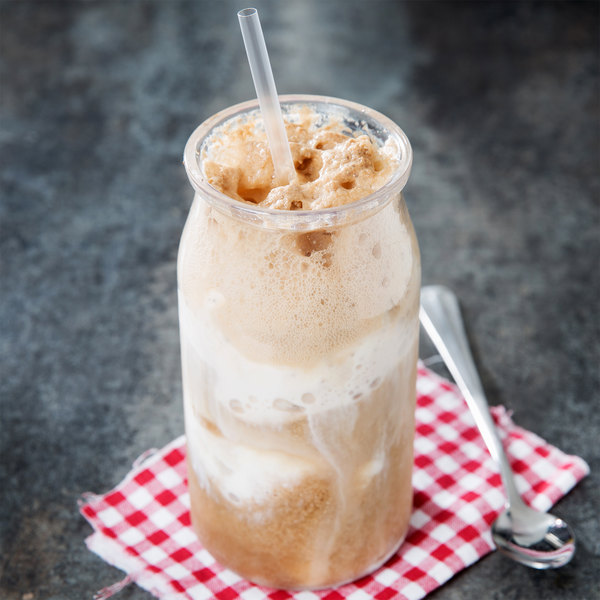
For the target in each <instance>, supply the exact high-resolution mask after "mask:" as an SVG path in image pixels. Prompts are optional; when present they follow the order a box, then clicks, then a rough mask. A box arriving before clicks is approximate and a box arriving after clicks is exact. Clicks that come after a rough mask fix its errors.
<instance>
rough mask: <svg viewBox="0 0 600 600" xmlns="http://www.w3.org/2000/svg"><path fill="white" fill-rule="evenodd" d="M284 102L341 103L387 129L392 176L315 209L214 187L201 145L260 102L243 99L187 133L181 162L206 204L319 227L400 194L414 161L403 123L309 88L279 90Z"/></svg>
mask: <svg viewBox="0 0 600 600" xmlns="http://www.w3.org/2000/svg"><path fill="white" fill-rule="evenodd" d="M279 101H280V103H281V104H282V106H285V105H292V106H293V105H297V104H307V105H310V104H329V105H332V106H337V107H341V108H342V109H347V110H350V111H355V112H356V113H358V114H361V115H364V116H365V117H368V118H369V119H371V120H372V121H375V122H376V123H377V124H378V125H379V126H381V127H382V129H384V130H385V131H387V132H388V134H389V135H390V136H391V137H393V139H394V141H395V143H396V145H397V147H398V155H397V156H396V157H395V158H396V160H397V161H398V167H397V168H396V169H395V170H394V173H393V174H392V176H391V177H390V178H389V179H388V180H387V181H386V182H385V183H384V184H383V186H381V187H380V188H378V189H377V190H375V191H374V192H372V193H371V194H368V195H367V196H364V197H363V198H360V199H359V200H356V201H354V202H351V203H349V204H343V205H340V206H334V207H331V208H321V209H316V210H294V211H290V210H282V209H275V208H269V207H264V206H259V205H254V204H249V203H248V204H247V203H244V202H240V201H239V200H236V199H234V198H231V197H229V196H227V195H226V194H224V193H223V192H220V191H219V190H217V189H216V188H214V187H213V186H212V185H210V183H209V182H208V180H207V178H206V176H205V175H204V172H203V170H202V167H201V160H200V149H201V147H202V145H203V143H204V142H205V141H206V139H207V138H208V137H209V135H210V134H211V132H212V131H213V130H214V129H215V128H217V127H219V126H220V125H222V124H224V123H225V122H226V121H229V120H230V119H233V118H234V117H236V116H239V115H241V114H243V113H249V112H251V111H253V110H257V109H258V108H259V105H258V100H256V99H255V100H249V101H246V102H241V103H239V104H235V105H233V106H230V107H229V108H226V109H224V110H222V111H219V112H218V113H216V114H214V115H213V116H212V117H209V118H208V119H206V120H205V121H204V122H203V123H201V124H200V125H199V126H198V127H197V128H196V129H195V130H194V132H193V133H192V135H191V136H190V138H189V139H188V141H187V143H186V145H185V149H184V153H183V164H184V166H185V169H186V172H187V175H188V178H189V180H190V183H191V185H192V187H193V188H194V190H195V191H196V192H197V193H199V194H201V195H202V197H203V198H204V199H206V200H207V201H208V202H209V203H210V204H212V205H213V206H215V207H216V208H217V209H219V210H221V211H222V212H226V213H229V214H231V215H233V216H235V217H237V218H241V219H242V220H248V221H251V222H253V223H255V224H258V225H262V226H267V227H273V228H277V229H292V230H307V229H311V230H312V229H317V228H321V227H326V226H330V225H334V224H337V223H339V222H341V221H345V220H347V219H348V218H350V219H351V220H355V219H360V218H361V217H362V216H366V215H368V214H370V213H372V212H373V211H376V210H377V209H379V208H382V207H383V206H384V205H385V204H387V203H388V202H389V200H390V199H391V198H392V197H394V196H395V195H397V194H399V193H400V192H401V191H402V190H403V188H404V186H405V185H406V182H407V180H408V177H409V175H410V170H411V167H412V156H413V153H412V147H411V145H410V142H409V140H408V137H407V136H406V134H405V133H404V131H402V129H401V128H400V127H399V126H398V125H396V123H394V121H392V120H391V119H390V118H388V117H386V116H385V115H383V114H382V113H379V112H377V111H375V110H373V109H371V108H368V107H366V106H363V105H361V104H358V103H356V102H351V101H348V100H343V99H341V98H334V97H331V96H317V95H308V94H293V95H292V94H290V95H282V96H279Z"/></svg>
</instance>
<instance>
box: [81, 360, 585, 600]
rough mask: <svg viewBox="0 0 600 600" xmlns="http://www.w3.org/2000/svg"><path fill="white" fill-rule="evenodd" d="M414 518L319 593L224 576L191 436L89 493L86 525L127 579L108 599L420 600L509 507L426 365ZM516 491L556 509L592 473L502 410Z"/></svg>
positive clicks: (479, 551) (469, 560) (477, 553)
mask: <svg viewBox="0 0 600 600" xmlns="http://www.w3.org/2000/svg"><path fill="white" fill-rule="evenodd" d="M417 390H418V393H417V412H416V418H417V426H416V437H415V468H414V473H413V484H414V510H413V514H412V518H411V528H410V530H409V532H408V537H407V539H406V541H405V543H404V544H403V545H402V547H401V549H400V550H399V551H398V553H397V554H395V555H394V556H393V557H392V558H391V559H390V560H389V561H388V562H387V563H386V564H385V565H384V566H383V567H381V568H380V569H379V570H378V571H376V572H375V573H373V574H372V575H370V576H367V577H363V578H362V579H360V580H358V581H356V582H354V583H351V584H348V585H345V586H343V587H340V588H337V589H336V590H326V591H319V592H286V591H282V590H272V589H267V588H263V587H259V586H256V585H253V584H251V583H249V582H247V581H244V580H243V579H241V578H240V577H238V576H237V575H236V574H234V573H232V572H231V571H229V570H227V569H224V568H223V567H221V566H220V565H219V564H218V563H216V562H215V560H214V558H213V557H212V556H211V555H210V554H209V553H208V552H207V551H206V550H205V549H204V548H202V546H201V545H200V542H199V541H198V540H197V539H196V537H195V535H194V533H193V531H192V528H191V525H190V513H189V496H188V493H187V485H186V468H185V439H184V437H183V436H182V437H180V438H177V439H176V440H174V441H173V442H171V443H170V444H169V445H168V446H165V447H164V448H163V449H162V450H159V451H155V452H153V453H146V454H145V455H143V456H142V457H140V459H138V461H136V464H134V468H133V470H132V471H131V472H130V473H129V474H128V475H127V477H125V479H124V480H123V481H122V482H121V483H120V484H119V485H118V486H117V487H116V488H115V489H114V490H112V491H111V492H109V493H107V494H104V495H100V496H96V495H93V494H85V495H84V497H83V498H82V500H81V502H80V510H81V513H82V514H83V516H84V517H85V518H86V519H87V520H88V521H89V523H90V524H91V525H92V527H93V528H94V533H93V534H92V535H91V536H89V537H88V538H87V540H86V544H87V546H88V548H89V549H90V550H92V551H93V552H95V553H96V554H98V555H99V556H101V557H102V558H103V559H104V560H106V561H107V562H109V563H110V564H111V565H114V566H115V567H118V568H119V569H122V570H123V571H125V572H126V573H127V576H126V577H125V579H124V580H123V581H121V582H119V583H117V584H114V585H113V586H110V587H108V588H104V589H103V590H101V591H100V592H99V593H98V595H97V598H108V597H109V596H111V595H112V594H114V593H115V592H117V591H118V590H120V589H121V588H122V587H123V586H124V585H126V584H127V583H129V582H131V581H135V582H136V583H137V584H138V585H140V586H141V587H143V588H145V589H147V590H148V591H150V592H151V593H152V594H154V595H155V596H157V597H158V598H162V599H165V600H166V599H169V600H176V599H177V600H183V599H189V600H204V599H207V598H217V599H219V600H233V599H238V598H241V599H243V600H263V599H272V600H284V599H286V598H294V599H296V600H313V599H314V600H317V599H321V600H341V599H345V598H347V599H348V600H367V599H370V598H375V599H377V600H388V599H390V598H400V599H408V600H417V599H418V598H423V597H424V596H425V595H426V594H427V593H428V592H431V591H432V590H434V589H435V588H437V587H439V586H440V585H441V584H443V583H444V582H446V581H448V580H449V579H450V578H451V577H452V576H453V575H454V574H455V573H458V572H459V571H461V570H462V569H464V568H465V567H467V566H469V565H471V564H473V563H474V562H476V561H477V560H478V559H479V558H481V557H482V556H484V555H485V554H487V553H488V552H490V551H491V550H493V549H494V545H493V543H492V538H491V534H490V525H491V523H492V522H493V521H494V519H495V518H496V517H497V515H498V514H499V512H500V511H501V510H502V508H503V505H504V492H503V491H502V487H501V482H500V476H499V474H498V469H497V468H496V465H495V464H494V462H493V461H492V459H491V457H490V455H489V453H488V452H487V450H486V448H485V446H484V443H483V440H482V438H481V436H480V434H479V431H478V430H477V428H476V427H475V424H474V421H473V418H472V417H471V413H470V412H469V410H468V408H467V406H466V404H465V402H464V400H463V399H462V397H461V396H460V394H459V393H458V391H457V389H456V388H455V387H454V386H453V385H452V384H450V383H449V382H448V381H446V380H444V379H442V378H440V377H438V376H437V375H435V374H434V373H432V372H431V371H429V370H428V369H426V368H425V367H423V366H420V368H419V377H418V381H417ZM492 414H493V416H494V419H495V420H496V424H497V426H498V429H499V431H500V435H501V437H502V438H503V441H504V445H505V447H506V450H507V452H508V455H509V458H510V461H511V464H512V467H513V469H514V470H515V473H516V482H517V487H518V488H519V491H520V492H521V494H522V496H523V498H524V499H525V501H526V502H527V503H529V504H530V505H531V506H534V507H535V508H537V509H540V510H544V511H545V510H547V509H548V508H550V507H551V506H552V505H553V504H554V503H555V502H556V501H557V500H558V499H559V498H561V497H562V496H563V495H564V494H566V493H567V492H568V491H569V490H570V489H571V488H572V487H573V486H574V485H575V484H576V483H577V482H578V481H579V480H580V479H582V478H583V477H585V476H586V475H587V473H588V472H589V467H588V466H587V464H586V463H585V462H584V461H583V460H582V459H581V458H579V457H577V456H568V455H566V454H563V453H562V452H561V451H560V450H558V449H557V448H554V447H553V446H551V445H550V444H548V443H546V442H545V441H544V440H542V439H541V438H539V437H538V436H536V435H534V434H533V433H531V432H529V431H526V430H524V429H521V428H520V427H517V426H516V425H514V424H513V422H512V421H511V419H510V417H509V415H508V414H507V413H506V411H505V409H504V408H503V407H496V408H493V409H492Z"/></svg>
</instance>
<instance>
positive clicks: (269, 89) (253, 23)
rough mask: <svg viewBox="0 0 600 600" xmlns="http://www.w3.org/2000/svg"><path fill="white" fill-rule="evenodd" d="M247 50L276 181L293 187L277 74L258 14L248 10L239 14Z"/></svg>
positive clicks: (294, 171)
mask: <svg viewBox="0 0 600 600" xmlns="http://www.w3.org/2000/svg"><path fill="white" fill-rule="evenodd" d="M238 19H239V21H240V28H241V29H242V37H243V38H244V46H246V54H247V55H248V62H249V63H250V72H251V73H252V79H253V81H254V87H255V88H256V95H257V96H258V104H259V106H260V112H261V113H262V116H263V120H264V122H265V130H266V132H267V140H268V141H269V148H270V150H271V158H272V159H273V166H274V167H275V180H276V183H278V184H279V185H285V184H287V183H289V182H290V181H291V180H292V179H293V177H294V176H295V173H296V170H295V169H294V161H293V160H292V153H291V152H290V146H289V143H288V139H287V135H286V133H285V126H284V124H283V116H282V115H281V106H280V105H279V99H278V98H277V90H276V88H275V80H274V79H273V71H272V70H271V63H270V61H269V55H268V53H267V46H266V45H265V38H264V36H263V32H262V28H261V26H260V19H259V18H258V11H257V10H256V9H255V8H245V9H244V10H240V12H238Z"/></svg>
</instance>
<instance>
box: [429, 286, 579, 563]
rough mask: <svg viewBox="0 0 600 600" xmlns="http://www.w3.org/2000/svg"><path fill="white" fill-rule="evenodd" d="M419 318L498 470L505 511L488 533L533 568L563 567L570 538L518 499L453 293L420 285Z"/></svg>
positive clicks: (555, 521)
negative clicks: (504, 495) (452, 379)
mask: <svg viewBox="0 0 600 600" xmlns="http://www.w3.org/2000/svg"><path fill="white" fill-rule="evenodd" d="M419 316H420V319H421V324H422V325H423V327H424V329H425V331H427V333H428V335H429V337H430V338H431V341H432V342H433V344H434V345H435V347H436V348H437V350H438V352H439V353H440V355H441V357H442V358H443V359H444V362H445V363H446V366H447V367H448V370H449V371H450V373H451V374H452V376H453V377H454V381H455V382H456V385H457V386H458V388H459V389H460V391H461V392H462V394H463V396H464V398H465V400H466V402H467V405H468V406H469V409H470V410H471V413H472V414H473V418H474V419H475V423H476V425H477V427H478V428H479V431H480V432H481V435H482V437H483V440H484V442H485V443H486V446H487V447H488V450H489V451H490V454H491V455H492V458H493V459H494V460H495V461H496V463H497V464H498V466H499V468H500V475H501V477H502V483H503V485H504V489H505V491H506V496H507V499H508V500H507V503H506V508H505V510H504V511H503V512H502V513H501V514H500V515H499V516H498V518H497V519H496V521H494V523H493V525H492V537H493V539H494V542H495V543H496V546H497V548H498V550H500V552H502V553H503V554H505V555H506V556H508V557H509V558H512V559H513V560H515V561H517V562H519V563H521V564H523V565H526V566H528V567H533V568H534V569H554V568H557V567H562V566H563V565H566V564H567V563H568V562H569V561H570V560H571V558H572V557H573V554H574V553H575V536H574V535H573V532H572V531H571V529H570V528H569V526H568V525H567V524H566V523H565V522H564V521H563V520H562V519H561V518H559V517H555V516H554V515H551V514H548V513H542V512H539V511H537V510H534V509H532V508H530V507H529V506H527V505H526V504H525V503H524V502H523V500H522V499H521V496H520V494H519V492H518V490H517V486H516V484H515V480H514V476H513V472H512V470H511V468H510V463H509V462H508V459H507V458H506V454H505V453H504V448H503V446H502V442H501V441H500V438H499V437H498V434H497V432H496V427H495V425H494V421H493V420H492V417H491V415H490V412H489V407H488V403H487V400H486V398H485V394H484V391H483V386H482V385H481V381H480V379H479V375H478V374H477V369H476V368H475V363H474V361H473V357H472V356H471V351H470V349H469V343H468V341H467V336H466V334H465V330H464V326H463V322H462V318H461V315H460V308H459V306H458V300H457V299H456V296H455V295H454V293H453V292H451V291H450V290H449V289H448V288H445V287H442V286H427V287H424V288H422V290H421V310H420V315H419Z"/></svg>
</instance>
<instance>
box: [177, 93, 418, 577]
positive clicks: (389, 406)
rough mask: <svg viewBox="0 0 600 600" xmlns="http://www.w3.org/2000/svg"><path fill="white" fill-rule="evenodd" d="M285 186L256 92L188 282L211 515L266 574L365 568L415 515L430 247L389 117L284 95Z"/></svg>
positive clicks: (185, 362) (240, 554) (196, 421)
mask: <svg viewBox="0 0 600 600" xmlns="http://www.w3.org/2000/svg"><path fill="white" fill-rule="evenodd" d="M281 100H282V109H283V113H284V119H285V121H286V130H287V135H288V139H289V141H290V148H291V151H292V157H293V159H294V165H295V168H296V177H295V178H294V179H293V180H292V181H291V182H290V183H289V184H287V185H275V183H274V179H273V165H272V162H271V158H270V154H269V151H268V144H267V141H266V137H265V134H264V131H263V129H262V126H261V118H260V113H259V111H258V109H257V106H256V103H246V104H243V105H238V106H235V107H232V108H230V109H228V110H226V111H223V112H222V113H219V114H218V115H215V116H214V117H213V118H212V119H209V120H208V121H207V122H205V123H204V124H203V125H201V126H200V127H199V128H198V129H197V130H196V131H195V132H194V134H193V135H192V136H191V138H190V140H189V142H188V144H187V146H186V150H185V156H184V159H185V166H186V169H187V172H188V176H189V178H190V181H191V183H192V185H193V187H194V188H195V191H196V194H195V198H194V202H193V205H192V208H191V210H190V214H189V216H188V219H187V222H186V225H185V228H184V232H183V235H182V239H181V244H180V249H179V258H178V294H179V317H180V332H181V354H182V370H183V394H184V410H185V424H186V435H187V448H188V481H189V491H190V501H191V514H192V524H193V527H194V529H195V531H196V533H197V535H198V537H199V539H200V541H201V542H202V544H203V546H204V547H205V548H206V549H207V550H208V551H209V552H210V553H211V554H213V556H214V557H215V558H216V559H217V560H218V561H219V562H220V563H221V564H223V565H224V566H227V567H229V568H231V569H233V570H234V571H236V572H237V573H238V574H240V575H241V576H243V577H244V578H246V579H249V580H250V581H253V582H256V583H258V584H262V585H266V586H270V587H279V588H288V589H315V588H322V587H329V586H336V585H340V584H342V583H345V582H347V581H351V580H353V579H356V578H357V577H360V576H362V575H365V574H367V573H369V572H371V571H373V570H374V569H375V568H377V567H378V566H379V565H381V564H382V563H383V562H384V561H385V560H387V559H388V558H389V557H390V556H391V555H392V554H393V553H394V552H395V551H396V549H397V548H398V546H399V545H400V544H401V542H402V540H403V539H404V537H405V535H406V532H407V529H408V522H409V517H410V512H411V505H412V487H411V473H412V463H413V433H414V403H415V381H416V361H417V354H418V349H417V345H418V305H419V288H420V262H419V251H418V246H417V242H416V237H415V234H414V231H413V228H412V224H411V222H410V218H409V216H408V212H407V210H406V207H405V204H404V199H403V197H402V193H401V192H402V188H403V187H404V185H405V183H406V180H407V179H408V175H409V172H410V166H411V161H412V153H411V149H410V144H409V143H408V140H407V138H406V136H405V135H404V133H403V132H402V131H401V130H400V129H399V128H398V127H397V126H396V125H395V124H394V123H393V122H391V121H390V120H389V119H387V118H386V117H384V116H383V115H380V114H378V113H375V112H374V111H371V110H370V109H367V108H365V107H362V106H359V105H356V104H352V103H349V102H346V101H343V100H337V99H332V98H323V97H309V96H295V97H282V99H281Z"/></svg>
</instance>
